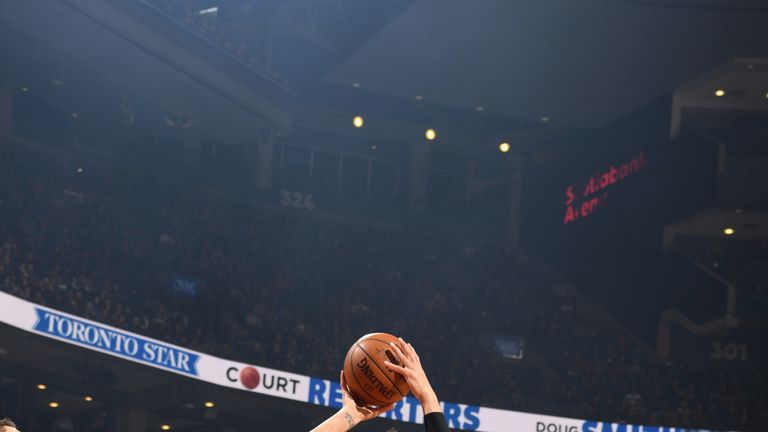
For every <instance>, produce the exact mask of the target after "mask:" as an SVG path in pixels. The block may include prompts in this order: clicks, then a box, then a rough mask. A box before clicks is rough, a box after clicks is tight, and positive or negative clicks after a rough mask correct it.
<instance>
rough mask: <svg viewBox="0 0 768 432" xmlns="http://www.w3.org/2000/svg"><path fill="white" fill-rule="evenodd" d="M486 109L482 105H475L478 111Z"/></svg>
mask: <svg viewBox="0 0 768 432" xmlns="http://www.w3.org/2000/svg"><path fill="white" fill-rule="evenodd" d="M484 110H485V108H483V107H481V106H476V107H475V111H477V112H483V111H484Z"/></svg>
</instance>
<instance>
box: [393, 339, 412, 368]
mask: <svg viewBox="0 0 768 432" xmlns="http://www.w3.org/2000/svg"><path fill="white" fill-rule="evenodd" d="M389 346H391V347H392V349H393V350H394V351H395V356H396V357H397V359H398V360H399V361H400V364H403V365H406V366H408V364H409V363H410V362H411V359H409V358H408V357H407V356H406V355H405V354H403V351H402V350H401V349H400V347H399V346H397V345H396V344H395V343H394V342H390V343H389Z"/></svg>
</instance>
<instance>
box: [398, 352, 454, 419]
mask: <svg viewBox="0 0 768 432" xmlns="http://www.w3.org/2000/svg"><path fill="white" fill-rule="evenodd" d="M390 345H391V346H392V350H393V351H394V352H395V356H397V361H398V362H399V363H400V364H399V365H396V364H393V363H391V362H388V361H387V362H384V364H385V365H386V366H387V367H388V368H390V369H392V370H393V371H395V372H397V373H399V374H400V375H402V376H403V377H405V380H406V381H408V385H409V386H410V387H411V392H413V396H415V397H416V399H418V400H419V403H421V407H422V409H423V410H424V426H425V427H426V429H427V432H448V425H447V424H446V423H445V417H444V416H443V410H442V408H440V402H439V401H438V400H437V395H436V394H435V391H434V390H433V389H432V385H431V384H430V383H429V379H427V374H426V372H424V368H423V367H422V366H421V360H419V355H418V354H416V350H415V349H413V346H412V345H411V344H409V343H406V342H405V341H404V340H403V338H399V339H398V341H397V343H394V342H391V343H390Z"/></svg>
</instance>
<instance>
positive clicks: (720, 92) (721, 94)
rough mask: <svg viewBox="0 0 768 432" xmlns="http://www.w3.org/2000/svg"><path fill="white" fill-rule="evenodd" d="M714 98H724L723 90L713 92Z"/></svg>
mask: <svg viewBox="0 0 768 432" xmlns="http://www.w3.org/2000/svg"><path fill="white" fill-rule="evenodd" d="M715 96H717V97H722V96H725V90H723V89H717V90H715Z"/></svg>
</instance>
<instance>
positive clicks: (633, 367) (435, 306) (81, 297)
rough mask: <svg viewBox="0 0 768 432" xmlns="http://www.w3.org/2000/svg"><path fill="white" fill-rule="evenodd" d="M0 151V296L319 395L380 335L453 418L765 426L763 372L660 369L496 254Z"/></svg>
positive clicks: (571, 301) (557, 286)
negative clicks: (457, 413)
mask: <svg viewBox="0 0 768 432" xmlns="http://www.w3.org/2000/svg"><path fill="white" fill-rule="evenodd" d="M0 152H2V154H1V155H0V289H2V290H3V291H5V292H8V293H11V294H13V295H16V296H19V297H22V298H25V299H28V300H30V301H33V302H37V303H41V304H44V305H47V306H50V307H54V308H58V309H61V310H64V311H66V312H69V313H73V314H76V315H80V316H84V317H87V318H89V319H93V320H96V321H100V322H104V323H108V324H111V325H114V326H117V327H119V328H123V329H126V330H130V331H134V332H137V333H140V334H143V335H148V336H151V337H155V338H158V339H161V340H165V341H169V342H172V343H175V344H179V345H182V346H185V347H189V348H192V349H195V350H200V351H203V352H206V353H209V354H213V355H216V356H219V357H224V358H231V359H234V360H239V361H243V362H247V363H252V364H255V365H263V366H267V367H273V368H277V369H282V370H288V371H292V372H296V373H301V374H307V375H312V376H318V377H323V378H326V379H335V378H336V377H337V376H338V370H339V369H340V367H341V362H342V359H343V356H344V354H345V352H346V349H347V347H348V346H349V345H350V344H351V343H352V342H353V341H354V340H356V339H357V338H358V337H359V336H361V335H363V334H365V333H368V332H371V331H386V332H391V333H394V334H399V335H403V336H405V337H407V338H408V339H409V340H410V341H412V342H413V344H414V345H415V346H416V347H417V349H418V350H419V352H420V354H422V357H424V358H425V359H426V360H425V364H427V365H429V369H428V373H429V374H430V377H431V378H432V380H433V382H434V384H435V387H436V390H437V392H438V394H439V395H441V397H442V398H443V399H444V400H450V401H457V402H462V403H473V404H479V405H484V406H493V407H498V408H503V409H513V410H521V411H530V412H538V413H544V414H552V415H559V416H569V417H576V418H588V419H600V420H611V421H616V422H630V423H641V424H649V425H674V426H684V427H708V428H735V429H739V428H743V427H753V426H755V425H759V424H767V423H768V414H767V413H766V410H765V407H766V406H767V405H768V399H767V395H766V388H767V387H766V386H764V385H763V386H756V385H754V384H755V382H764V381H765V377H764V376H762V375H755V374H756V373H759V371H758V372H756V371H754V370H752V369H750V368H748V367H739V368H734V367H732V366H730V365H729V364H719V363H714V362H705V361H702V362H685V363H673V362H659V361H657V360H655V358H654V355H653V352H652V349H650V348H649V347H648V346H646V345H644V344H643V343H642V342H640V341H638V340H637V339H635V338H634V337H633V336H632V335H630V334H629V333H628V332H627V331H626V330H624V329H623V328H622V327H621V326H620V325H618V324H617V323H616V322H615V321H614V320H613V319H612V318H611V317H609V316H608V315H607V314H606V313H605V312H604V311H602V310H600V309H599V308H598V307H597V306H595V305H594V304H592V303H590V302H589V301H588V300H587V299H585V298H584V297H583V296H581V295H580V294H579V293H578V292H577V291H576V290H575V289H574V288H573V287H572V286H570V285H569V284H568V283H567V282H565V281H564V280H562V279H561V278H559V277H558V276H557V275H556V274H555V273H554V272H553V271H552V270H551V269H548V268H547V267H546V266H544V265H543V264H541V263H539V262H537V261H536V260H535V259H534V258H531V257H528V256H526V255H525V254H523V253H520V252H518V253H515V254H512V253H510V252H507V251H505V250H504V248H503V247H502V246H500V245H498V242H496V241H495V240H493V239H480V238H471V237H467V238H464V237H462V238H457V237H455V236H452V235H448V234H444V233H440V232H430V231H425V230H423V229H419V230H416V229H411V228H407V227H406V228H404V227H397V226H389V225H383V224H375V223H370V222H365V221H353V220H348V219H344V218H340V217H335V216H330V215H317V214H311V212H302V211H289V210H287V209H282V208H275V207H270V206H265V205H259V204H254V203H251V202H248V201H246V200H243V199H240V198H236V197H231V196H224V195H221V194H217V193H215V192H211V191H205V190H200V189H195V188H192V187H191V186H189V185H186V184H173V183H166V182H164V181H160V180H151V179H148V178H145V177H142V176H140V175H139V176H137V175H135V174H128V173H121V172H119V171H117V170H112V169H108V168H106V167H105V168H99V167H89V168H88V169H86V170H78V169H73V168H72V167H70V166H63V167H62V166H59V165H56V164H55V163H53V162H52V161H48V160H46V159H45V158H41V157H37V156H35V155H34V154H28V153H26V151H25V152H21V151H19V150H18V149H17V148H14V147H4V148H1V149H0ZM172 275H183V276H184V277H186V278H189V279H190V280H194V281H196V286H197V290H196V294H193V295H189V294H183V293H177V292H174V291H173V290H172V289H169V278H170V277H172ZM495 335H511V336H520V337H522V338H524V339H525V341H526V345H525V356H524V358H523V359H522V360H518V361H510V360H507V359H505V358H503V357H502V356H501V355H499V353H498V352H496V351H495V350H494V349H493V343H492V340H493V337H494V336H495ZM756 380H757V381H756ZM488 382H493V383H495V385H494V386H493V387H492V388H490V389H489V387H488V386H487V385H486V384H485V383H488Z"/></svg>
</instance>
